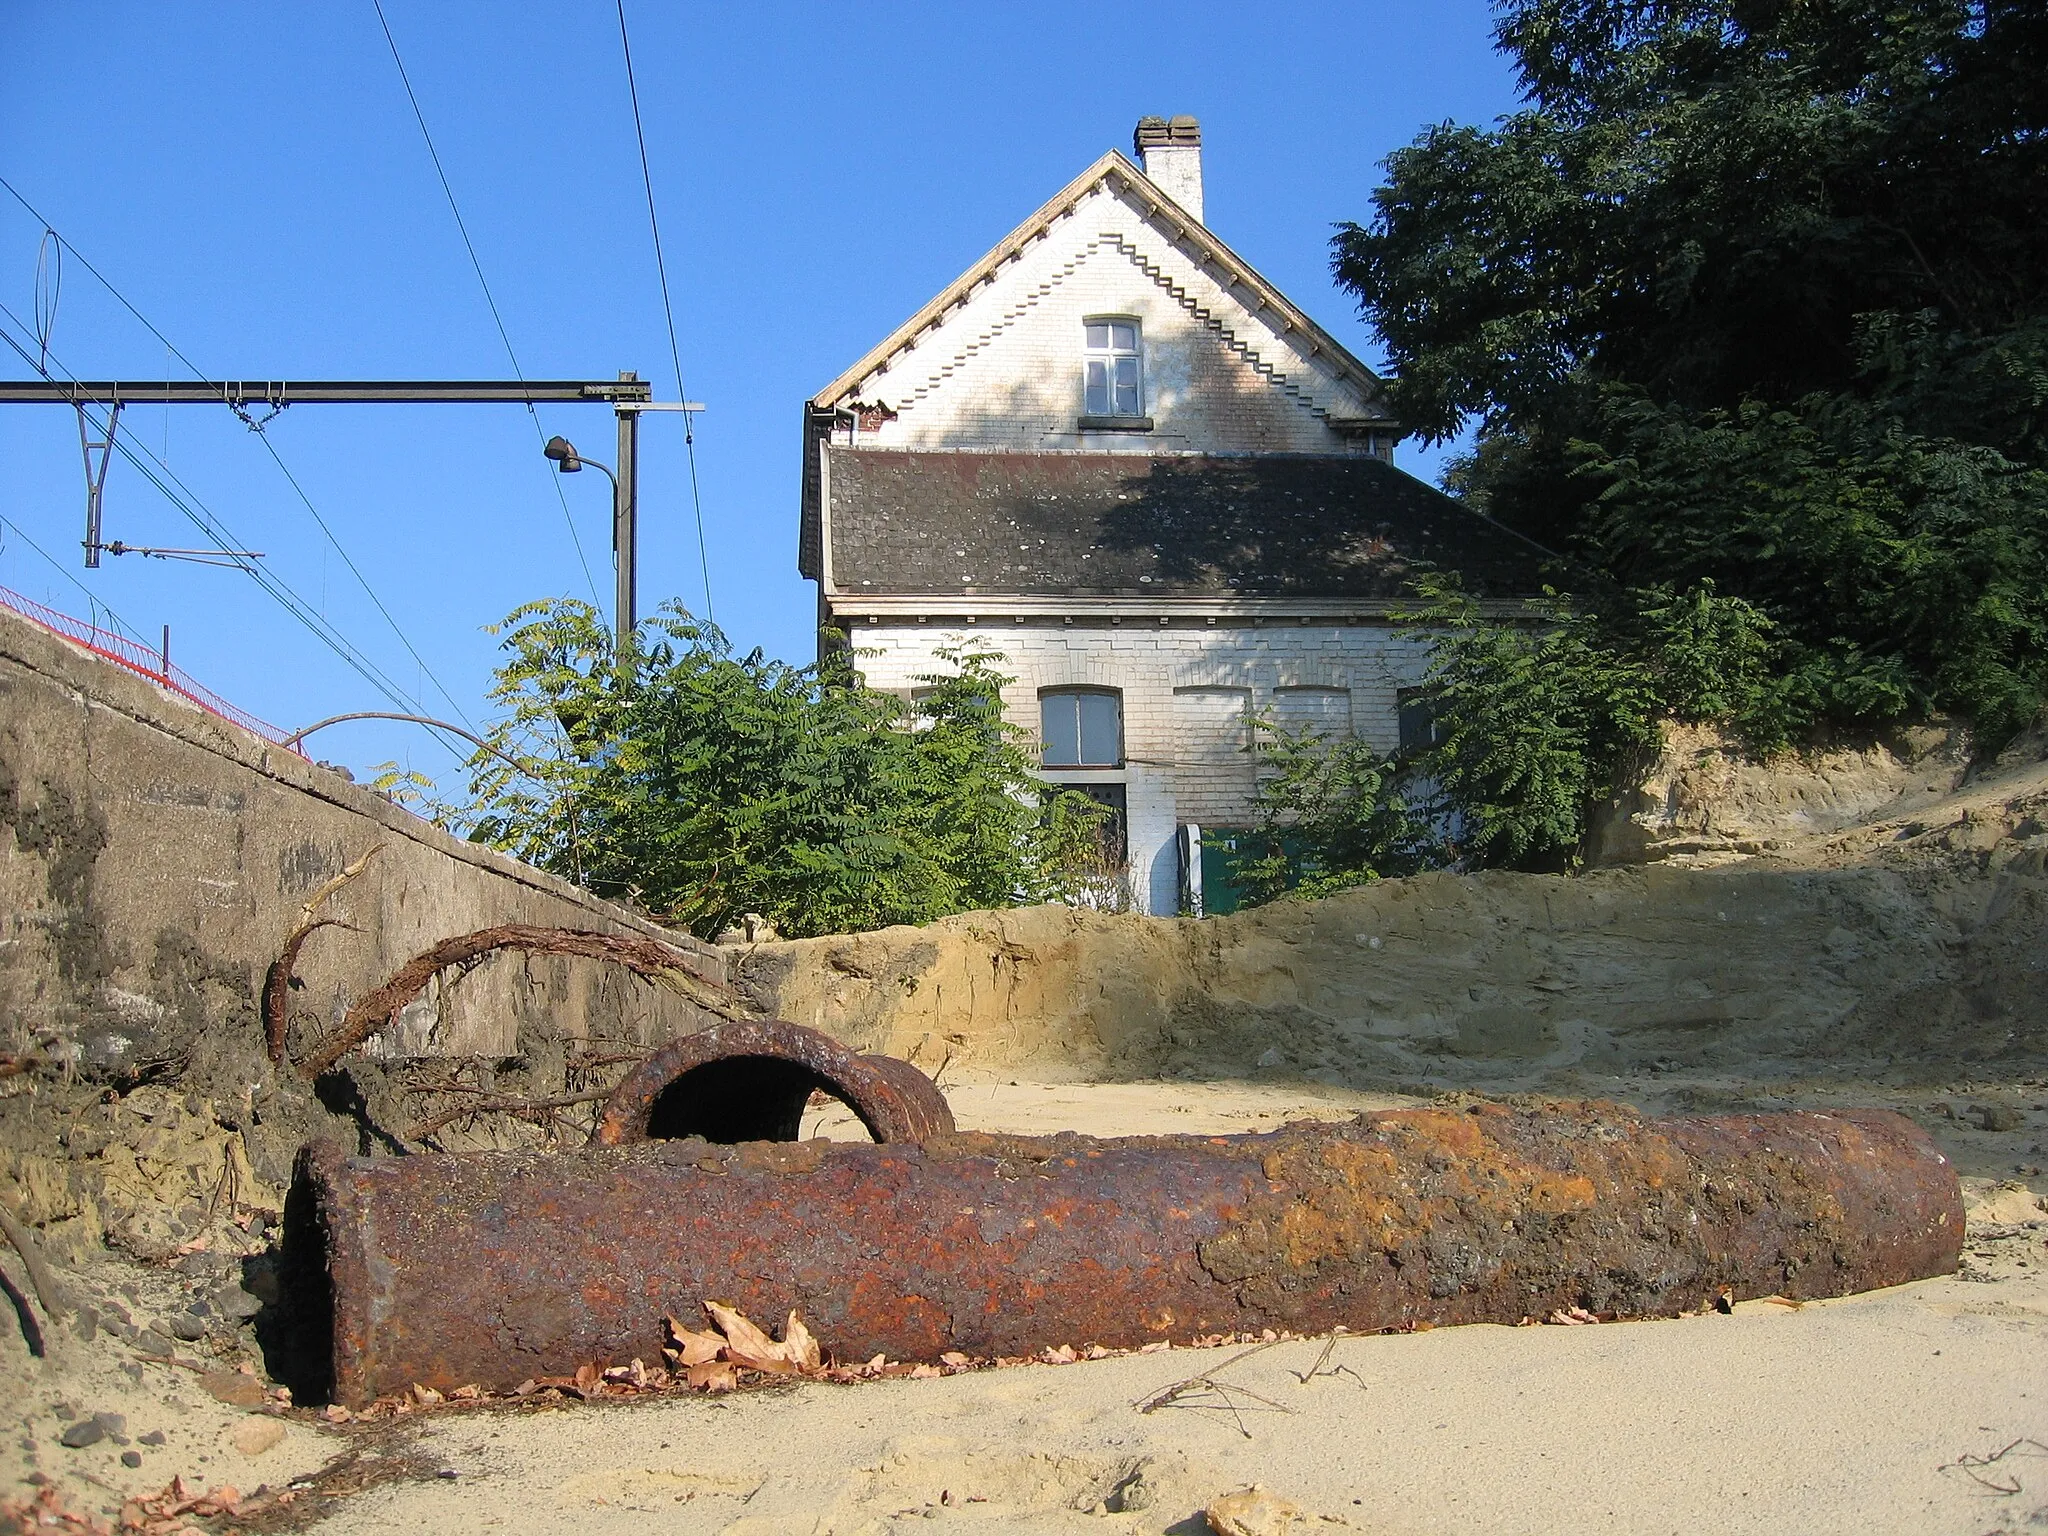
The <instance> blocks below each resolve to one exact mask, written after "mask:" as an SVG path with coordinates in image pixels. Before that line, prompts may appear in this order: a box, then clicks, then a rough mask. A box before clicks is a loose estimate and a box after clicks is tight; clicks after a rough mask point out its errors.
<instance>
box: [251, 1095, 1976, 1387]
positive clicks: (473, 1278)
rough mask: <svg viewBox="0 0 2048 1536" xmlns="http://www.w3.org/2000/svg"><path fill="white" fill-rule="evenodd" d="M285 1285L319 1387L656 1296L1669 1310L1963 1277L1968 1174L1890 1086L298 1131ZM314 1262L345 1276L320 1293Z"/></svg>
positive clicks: (967, 1316)
mask: <svg viewBox="0 0 2048 1536" xmlns="http://www.w3.org/2000/svg"><path fill="white" fill-rule="evenodd" d="M286 1222H287V1230H286V1244H287V1265H288V1268H287V1275H288V1281H287V1283H288V1285H289V1287H290V1288H291V1291H292V1293H293V1295H294V1297H295V1298H296V1299H297V1304H298V1306H299V1308H300V1311H301V1315H302V1317H305V1318H306V1319H307V1320H308V1321H310V1322H311V1324H312V1326H313V1332H314V1335H315V1337H316V1339H318V1340H322V1341H324V1347H325V1357H326V1360H327V1363H328V1366H329V1372H328V1377H327V1380H325V1381H324V1382H323V1381H321V1380H320V1379H319V1378H318V1374H317V1372H316V1373H315V1374H312V1375H309V1376H308V1378H307V1380H306V1381H305V1382H304V1383H303V1385H302V1387H301V1390H302V1391H303V1392H317V1391H319V1390H321V1389H322V1388H323V1387H325V1388H327V1389H330V1390H331V1391H332V1393H333V1395H334V1396H335V1397H336V1398H337V1399H338V1400H339V1401H341V1402H343V1403H348V1404H360V1403H363V1402H365V1401H367V1400H369V1399H371V1398H373V1397H375V1396H376V1395H378V1394H379V1393H383V1392H388V1391H392V1390H397V1389H402V1388H404V1387H406V1386H409V1385H410V1384H412V1383H414V1382H419V1383H421V1384H423V1385H426V1386H430V1387H436V1388H440V1389H442V1390H444V1391H445V1390H448V1389H451V1388H454V1387H458V1386H462V1385H465V1384H468V1383H471V1382H474V1383H477V1384H479V1385H481V1386H484V1387H486V1388H507V1387H511V1386H513V1385H515V1384H516V1383H518V1382H519V1381H520V1380H522V1379H523V1378H526V1377H529V1376H544V1375H551V1374H559V1375H567V1374H570V1373H573V1372H574V1371H575V1369H576V1368H577V1367H578V1366H579V1365H584V1364H598V1365H606V1364H614V1363H623V1362H624V1361H626V1360H629V1359H631V1358H632V1357H634V1356H639V1357H640V1358H642V1359H646V1360H649V1361H652V1360H654V1359H656V1358H658V1355H659V1350H660V1348H661V1344H662V1334H661V1320H662V1317H663V1315H664V1314H665V1313H670V1312H673V1313H676V1314H678V1315H681V1316H692V1315H695V1314H696V1311H697V1308H698V1305H699V1303H700V1302H701V1301H702V1300H704V1299H705V1298H713V1299H717V1300H720V1301H724V1302H727V1303H730V1304H732V1305H735V1306H737V1307H739V1308H740V1309H741V1310H742V1311H744V1312H747V1313H749V1314H751V1315H753V1316H755V1317H758V1318H762V1319H768V1318H779V1317H781V1316H782V1315H783V1314H784V1313H785V1312H786V1311H788V1310H789V1309H791V1308H794V1309H796V1310H798V1311H799V1312H801V1313H802V1314H803V1316H804V1318H805V1320H806V1322H807V1323H808V1324H809V1325H810V1327H811V1329H812V1331H813V1332H814V1333H816V1334H817V1336H818V1337H819V1338H820V1339H822V1340H823V1341H824V1343H825V1345H826V1347H827V1349H828V1350H830V1351H831V1352H833V1353H834V1354H835V1355H836V1356H838V1357H839V1358H841V1359H866V1358H869V1357H871V1356H873V1355H875V1354H878V1353H880V1354H887V1355H888V1356H890V1357H891V1358H892V1359H907V1360H919V1359H931V1358H933V1357H935V1356H937V1355H938V1354H939V1353H941V1352H942V1351H945V1350H949V1349H958V1350H962V1351H965V1352H967V1353H969V1354H974V1355H987V1356H1000V1355H1023V1354H1029V1353H1033V1352H1035V1351H1037V1350H1038V1349H1040V1348H1043V1347H1048V1346H1051V1347H1057V1346H1058V1345H1061V1344H1074V1345H1077V1346H1078V1345H1086V1344H1091V1343H1099V1344H1103V1345H1107V1346H1111V1347H1117V1346H1135V1345H1141V1344H1145V1343H1149V1342H1151V1341H1153V1340H1157V1339H1174V1340H1183V1341H1184V1340H1186V1339H1188V1338H1191V1337H1195V1336H1199V1335H1204V1334H1212V1333H1230V1332H1241V1331H1246V1330H1258V1329H1262V1328H1268V1327H1270V1328H1289V1329H1296V1330H1300V1331H1304V1332H1308V1331H1323V1330H1327V1329H1330V1328H1332V1327H1336V1326H1343V1327H1346V1328H1349V1329H1352V1330H1354V1331H1366V1330H1378V1329H1389V1328H1401V1327H1405V1326H1408V1325H1412V1324H1415V1323H1420V1322H1428V1323H1432V1324H1449V1323H1474V1322H1497V1323H1513V1322H1516V1321H1518V1320H1520V1319H1521V1318H1523V1317H1525V1316H1538V1317H1540V1316H1543V1315H1545V1314H1547V1313H1549V1312H1550V1311H1552V1310H1553V1309H1556V1308H1561V1307H1573V1306H1578V1307H1584V1308H1587V1309H1588V1310H1591V1311H1594V1312H1598V1313H1600V1314H1602V1315H1603V1316H1618V1317H1655V1316H1667V1315H1671V1314H1674V1313H1677V1312H1679V1311H1681V1310H1684V1309H1688V1308H1693V1307H1697V1306H1700V1305H1701V1304H1702V1303H1703V1302H1705V1301H1707V1300H1708V1299H1710V1298H1711V1297H1712V1296H1713V1295H1715V1294H1716V1293H1717V1292H1719V1291H1720V1289H1721V1288H1722V1287H1724V1286H1725V1287H1729V1288H1731V1290H1732V1293H1733V1294H1734V1295H1735V1296H1737V1297H1747V1296H1759V1295H1768V1294H1772V1293H1782V1294H1784V1295H1786V1296H1791V1297H1802V1298H1804V1297H1816V1296H1833V1295H1840V1294H1844V1293H1847V1292H1851V1291H1857V1290H1865V1289H1870V1288H1873V1287H1877V1286H1885V1285H1893V1284H1897V1283H1900V1282H1903V1281H1907V1280H1914V1279H1921V1278H1925V1277H1928V1276H1933V1275H1939V1274H1946V1273H1950V1272H1952V1271H1953V1270H1954V1268H1955V1266H1956V1262H1957V1258H1958V1255H1959V1253H1960V1249H1961V1240H1962V1231H1963V1213H1962V1203H1961V1196H1960V1191H1959V1190H1958V1187H1957V1182H1956V1177H1955V1172H1954V1170H1953V1169H1952V1168H1951V1167H1950V1166H1949V1164H1948V1162H1947V1160H1946V1159H1945V1158H1943V1157H1942V1155H1941V1154H1940V1153H1939V1152H1938V1151H1936V1150H1935V1148H1934V1146H1933V1144H1932V1143H1931V1142H1930V1141H1929V1140H1928V1138H1927V1137H1926V1136H1925V1135H1924V1134H1923V1133H1922V1132H1921V1131H1919V1130H1918V1129H1917V1128H1915V1127H1914V1126H1913V1125H1912V1124H1911V1123H1910V1122H1909V1121H1907V1120H1905V1119H1904V1118H1903V1117H1901V1116H1899V1115H1895V1114H1889V1113H1885V1112H1882V1111H1874V1110H1873V1111H1854V1112H1845V1113H1837V1114H1815V1113H1804V1112H1801V1113H1788V1114H1763V1115H1732V1116H1721V1117H1716V1118H1711V1119H1685V1120H1666V1121H1653V1120H1648V1119H1645V1118H1643V1117H1641V1116H1639V1115H1637V1114H1636V1113H1634V1112H1633V1111H1630V1110H1627V1109H1624V1108H1622V1107H1620V1106H1617V1105H1613V1104H1603V1103H1567V1104H1549V1105H1544V1106H1541V1107H1529V1106H1510V1105H1503V1104H1479V1105H1474V1106H1471V1107H1469V1108H1457V1109H1452V1108H1430V1109H1419V1110H1402V1111H1392V1112H1385V1113H1379V1114H1371V1115H1364V1116H1361V1117H1360V1118H1359V1119H1358V1120H1356V1121H1355V1122H1352V1123H1350V1124H1346V1125H1293V1126H1288V1127H1286V1128H1284V1129H1282V1130H1278V1131H1274V1132H1270V1133H1266V1134H1263V1135H1241V1136H1216V1137H1193V1136H1171V1137H1143V1138H1139V1137H1133V1138H1128V1139H1122V1140H1112V1141H1102V1140H1095V1139H1093V1138H1090V1137H1085V1136H1075V1135H1063V1136H1056V1137H1015V1136H988V1135H976V1134H956V1135H949V1136H939V1137H935V1138H933V1139H931V1140H928V1141H926V1142H924V1143H922V1144H909V1143H905V1144H892V1145H858V1144H852V1145H849V1144H828V1143H824V1142H816V1141H810V1142H796V1143H771V1142H749V1143H746V1144H743V1145H739V1146H724V1147H721V1146H714V1145H713V1144H711V1143H709V1142H706V1141H703V1140H701V1139H690V1140H681V1141H667V1142H646V1143H641V1144H638V1145H630V1146H619V1147H608V1148H597V1149H592V1150H590V1151H587V1152H581V1153H568V1154H562V1153H539V1152H516V1153H479V1154H466V1155H430V1156H416V1157H406V1158H392V1159H382V1160H377V1161H370V1160H364V1159H358V1158H351V1157H347V1156H345V1155H343V1154H342V1153H341V1151H340V1150H339V1149H337V1148H313V1147H309V1148H308V1149H306V1151H305V1152H303V1153H302V1154H301V1156H300V1163H299V1170H298V1177H297V1180H296V1182H295V1185H294V1189H293V1194H292V1203H291V1208H290V1209H289V1210H288V1212H287V1217H286ZM323 1287H331V1290H329V1291H328V1293H327V1295H326V1296H325V1297H324V1298H323V1295H322V1290H323Z"/></svg>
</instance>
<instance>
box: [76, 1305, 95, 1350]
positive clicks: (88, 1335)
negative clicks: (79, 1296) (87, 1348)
mask: <svg viewBox="0 0 2048 1536" xmlns="http://www.w3.org/2000/svg"><path fill="white" fill-rule="evenodd" d="M99 1325H100V1315H99V1313H97V1312H95V1311H94V1310H93V1309H92V1308H91V1307H80V1308H79V1309H78V1322H77V1324H76V1332H77V1334H78V1337H79V1341H80V1342H81V1343H85V1344H90V1343H91V1342H92V1336H93V1335H94V1334H95V1333H97V1332H98V1331H99Z"/></svg>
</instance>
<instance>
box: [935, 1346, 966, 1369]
mask: <svg viewBox="0 0 2048 1536" xmlns="http://www.w3.org/2000/svg"><path fill="white" fill-rule="evenodd" d="M939 1364H941V1365H950V1366H951V1367H952V1368H953V1369H954V1370H956V1371H964V1370H965V1369H967V1367H968V1366H970V1365H972V1364H974V1362H973V1361H972V1360H970V1359H968V1358H967V1356H965V1355H963V1354H961V1353H960V1351H959V1350H957V1349H949V1350H947V1351H946V1352H945V1353H944V1354H943V1355H941V1356H939Z"/></svg>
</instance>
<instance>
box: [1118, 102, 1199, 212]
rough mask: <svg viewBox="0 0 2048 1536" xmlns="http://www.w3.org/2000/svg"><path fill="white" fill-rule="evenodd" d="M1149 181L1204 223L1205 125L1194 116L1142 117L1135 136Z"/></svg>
mask: <svg viewBox="0 0 2048 1536" xmlns="http://www.w3.org/2000/svg"><path fill="white" fill-rule="evenodd" d="M1131 145H1132V147H1133V148H1134V149H1136V150H1137V152H1138V163H1139V164H1140V165H1141V166H1143V167H1144V170H1145V179H1146V180H1147V181H1149V182H1151V183H1152V185H1153V186H1155V187H1157V188H1158V189H1159V190H1160V191H1162V192H1164V193H1165V194H1166V195H1167V196H1168V197H1170V198H1172V199H1173V200H1174V201H1175V202H1176V203H1179V204H1180V205H1181V207H1183V208H1185V209H1186V210H1187V211H1188V212H1189V213H1191V214H1193V215H1194V218H1195V222H1196V223H1197V224H1199V223H1201V222H1202V125H1201V124H1200V123H1198V122H1196V121H1195V120H1194V119H1193V118H1192V117H1187V116H1181V117H1141V118H1139V119H1138V131H1137V132H1136V133H1134V134H1132V135H1131Z"/></svg>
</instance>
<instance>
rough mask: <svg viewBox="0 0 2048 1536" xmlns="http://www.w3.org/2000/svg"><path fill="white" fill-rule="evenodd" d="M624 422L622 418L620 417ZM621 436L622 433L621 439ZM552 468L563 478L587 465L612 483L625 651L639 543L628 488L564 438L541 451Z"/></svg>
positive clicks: (619, 620) (633, 604) (632, 617)
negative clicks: (552, 463) (599, 471)
mask: <svg viewBox="0 0 2048 1536" xmlns="http://www.w3.org/2000/svg"><path fill="white" fill-rule="evenodd" d="M621 419H622V420H623V419H624V418H623V417H622V418H621ZM623 436H624V434H623V433H622V434H621V437H622V439H623ZM541 452H542V453H543V454H545V455H546V456H547V457H548V458H549V459H550V460H552V461H553V462H554V466H555V468H556V469H557V470H558V471H560V472H561V473H562V474H565V475H573V474H575V473H576V472H577V471H578V470H580V469H581V468H583V466H584V465H586V464H588V465H589V466H590V467H591V468H592V469H598V470H603V471H604V477H605V479H607V480H609V481H611V483H612V560H613V563H614V564H615V565H616V566H617V567H618V594H617V614H616V622H617V626H618V635H619V648H620V649H621V650H623V649H625V646H626V642H627V640H628V639H629V638H631V636H632V633H633V626H634V623H635V622H636V620H637V618H638V615H637V613H636V612H635V609H636V607H637V602H636V598H635V594H634V591H633V587H634V571H633V565H634V556H635V554H636V553H637V545H638V544H639V536H638V530H637V529H636V528H635V527H634V522H635V518H634V516H633V513H634V508H633V498H632V495H631V493H630V492H629V491H628V489H627V488H626V487H625V486H624V485H622V484H620V482H619V477H618V476H617V475H615V474H613V473H612V469H611V466H610V465H609V464H604V463H600V462H599V461H598V460H596V459H586V458H585V457H584V456H583V455H582V454H580V453H578V452H577V451H576V445H575V444H574V443H572V442H570V441H569V439H567V438H566V437H551V438H549V439H548V440H547V446H545V447H544V448H542V449H541Z"/></svg>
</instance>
